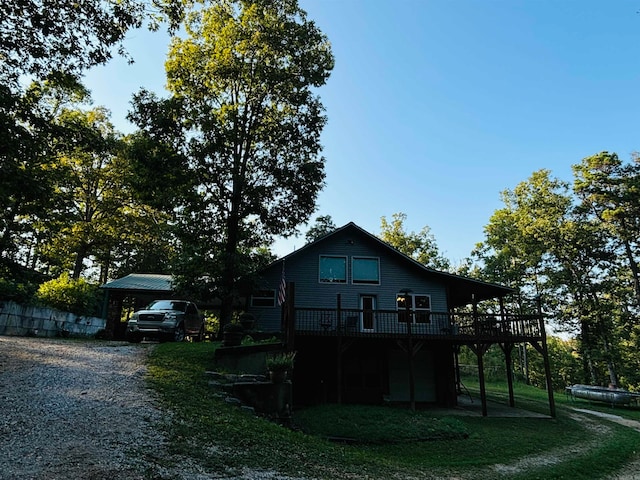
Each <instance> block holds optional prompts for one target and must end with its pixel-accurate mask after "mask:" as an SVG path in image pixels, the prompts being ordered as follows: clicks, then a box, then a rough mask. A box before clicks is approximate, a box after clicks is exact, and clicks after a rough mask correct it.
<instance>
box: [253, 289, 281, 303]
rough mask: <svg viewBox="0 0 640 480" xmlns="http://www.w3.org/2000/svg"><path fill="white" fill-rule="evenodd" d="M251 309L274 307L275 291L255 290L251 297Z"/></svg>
mask: <svg viewBox="0 0 640 480" xmlns="http://www.w3.org/2000/svg"><path fill="white" fill-rule="evenodd" d="M251 306H252V307H275V306H276V291H275V290H257V291H255V292H253V295H251Z"/></svg>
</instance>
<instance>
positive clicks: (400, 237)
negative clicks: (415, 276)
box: [378, 212, 450, 270]
mask: <svg viewBox="0 0 640 480" xmlns="http://www.w3.org/2000/svg"><path fill="white" fill-rule="evenodd" d="M406 220H407V215H406V214H404V213H402V212H400V213H394V214H393V215H392V220H391V222H389V221H387V219H386V217H382V218H381V219H380V234H379V235H378V237H380V239H381V240H383V241H385V242H387V243H388V244H389V245H391V246H392V247H395V248H396V249H398V250H400V251H401V252H402V253H404V254H405V255H407V256H409V257H411V258H413V259H414V260H416V261H418V262H420V263H422V264H424V265H426V266H428V267H431V268H435V269H438V270H448V269H449V267H450V263H449V260H448V259H447V258H446V257H444V256H443V255H442V254H441V253H440V250H439V249H438V245H437V243H436V239H435V237H434V236H433V234H432V233H431V229H430V228H429V227H428V226H424V227H423V228H422V230H420V231H419V232H417V233H416V232H407V231H406V230H405V226H404V222H405V221H406Z"/></svg>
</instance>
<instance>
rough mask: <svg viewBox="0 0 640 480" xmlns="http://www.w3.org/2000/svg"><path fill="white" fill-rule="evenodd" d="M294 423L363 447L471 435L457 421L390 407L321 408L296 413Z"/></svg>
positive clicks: (313, 433) (329, 406)
mask: <svg viewBox="0 0 640 480" xmlns="http://www.w3.org/2000/svg"><path fill="white" fill-rule="evenodd" d="M294 421H295V424H296V425H297V426H299V427H300V428H302V430H303V431H305V432H307V433H309V434H311V435H316V436H320V437H323V438H328V439H334V440H344V441H347V443H352V444H362V445H368V444H384V445H387V444H390V443H407V442H421V441H432V440H445V439H463V438H466V437H468V436H469V433H468V429H467V428H466V426H465V424H464V423H463V422H461V421H460V420H459V419H457V418H451V417H445V418H435V417H434V416H433V415H430V414H429V412H420V411H418V412H412V411H411V410H409V409H407V408H398V407H390V406H388V407H374V406H362V405H335V404H330V405H320V406H316V407H311V408H306V409H304V410H301V411H298V412H295V414H294Z"/></svg>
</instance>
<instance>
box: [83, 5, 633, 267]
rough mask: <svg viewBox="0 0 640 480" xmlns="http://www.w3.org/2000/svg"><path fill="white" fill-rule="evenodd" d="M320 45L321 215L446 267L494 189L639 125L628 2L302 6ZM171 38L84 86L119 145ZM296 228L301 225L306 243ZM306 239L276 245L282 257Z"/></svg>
mask: <svg viewBox="0 0 640 480" xmlns="http://www.w3.org/2000/svg"><path fill="white" fill-rule="evenodd" d="M300 5H301V6H302V8H303V9H305V10H306V11H307V13H308V16H309V18H310V19H312V20H314V21H315V22H316V23H317V24H318V26H319V27H320V29H321V30H322V31H323V32H324V33H325V34H326V35H327V36H328V38H329V40H330V41H331V43H332V47H333V53H334V55H335V59H336V65H335V68H334V71H333V73H332V76H331V77H330V79H329V81H328V82H327V85H325V86H324V87H322V88H321V89H320V90H319V94H320V96H321V98H322V101H323V103H324V105H325V108H326V114H327V117H328V124H327V126H326V128H325V130H324V132H323V136H322V143H323V145H324V151H323V155H324V157H325V158H326V173H327V177H326V187H325V188H324V190H323V191H322V193H321V194H320V196H319V199H318V210H317V211H316V212H315V213H314V214H313V216H312V220H313V219H314V218H315V217H316V216H318V215H331V217H332V218H333V220H334V222H335V223H336V225H338V226H341V225H344V224H346V223H348V222H350V221H353V222H355V223H357V224H358V225H359V226H361V227H363V228H365V229H366V230H368V231H370V232H372V233H374V234H377V233H378V232H379V230H380V217H382V216H386V217H387V219H390V218H391V216H392V215H393V214H394V213H396V212H404V213H406V214H407V222H406V228H407V229H408V230H409V231H419V230H420V229H421V228H422V227H423V226H425V225H428V226H429V227H430V228H431V231H432V233H433V234H434V235H435V237H436V240H437V242H438V245H439V247H440V250H441V252H442V253H443V254H444V255H445V256H446V257H448V258H449V259H450V260H452V261H453V262H454V264H457V263H458V262H459V261H461V260H462V259H463V258H465V257H467V256H469V254H470V252H471V250H472V249H473V247H474V245H475V244H476V243H477V242H480V241H482V240H483V238H484V236H483V227H484V226H485V225H486V224H487V223H488V221H489V218H490V217H491V215H492V214H493V212H494V211H495V210H496V209H498V208H500V207H501V206H502V203H501V201H500V192H501V191H503V190H505V189H512V188H513V187H515V186H516V185H517V184H518V183H519V182H521V181H524V180H526V179H527V178H528V177H529V176H530V175H531V173H532V172H534V171H536V170H539V169H542V168H546V169H550V170H551V171H552V173H553V174H554V175H555V176H556V177H558V178H561V179H563V180H567V181H571V180H572V174H571V165H572V164H576V163H579V162H580V161H581V159H582V158H584V157H586V156H589V155H593V154H595V153H598V152H600V151H602V150H608V151H611V152H617V153H618V155H619V156H620V157H621V158H622V159H623V160H627V159H629V156H630V154H631V153H632V152H634V151H636V150H640V144H639V143H638V142H637V141H636V137H637V136H638V123H639V122H638V119H637V116H638V114H639V113H640V13H638V11H639V10H640V1H637V0H635V1H630V0H617V1H615V2H605V1H578V0H575V1H570V0H565V1H554V0H529V1H518V0H464V1H463V0H438V1H429V0H398V1H391V0H386V1H382V0H301V1H300ZM167 42H168V37H167V36H166V35H164V34H158V33H156V34H152V33H149V32H144V31H139V32H132V33H131V34H130V35H129V39H128V41H127V44H126V45H127V47H128V48H129V51H130V52H131V54H132V55H133V57H134V59H135V61H136V63H135V64H134V65H127V64H126V62H124V61H122V60H120V59H116V60H114V61H112V62H111V63H110V64H109V65H108V66H106V67H99V68H96V69H94V70H92V71H91V72H89V73H88V75H87V77H86V82H87V85H88V87H89V88H90V89H91V90H92V94H93V99H94V103H95V104H96V105H104V106H106V107H107V108H109V109H110V110H111V111H112V121H113V122H114V124H115V125H116V127H117V128H118V129H119V130H121V131H123V132H130V131H131V130H132V126H131V125H129V124H128V123H127V122H126V120H125V115H126V111H127V110H128V108H129V101H130V99H131V95H132V94H133V93H134V92H136V91H137V90H138V89H139V88H140V87H143V86H144V87H145V88H147V89H149V90H152V91H155V92H157V93H159V94H162V93H163V86H164V83H165V79H164V66H163V63H164V60H165V55H166V51H167ZM304 231H306V227H305V226H303V227H301V232H303V233H304ZM303 244H304V235H303V234H302V235H301V236H300V237H298V238H292V239H288V240H283V241H278V242H277V243H276V244H275V248H274V250H275V252H276V253H277V254H278V255H279V256H282V255H285V254H287V253H290V252H291V251H292V250H293V249H294V248H300V247H301V246H303Z"/></svg>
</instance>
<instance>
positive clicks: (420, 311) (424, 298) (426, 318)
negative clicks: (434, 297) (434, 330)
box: [413, 295, 431, 323]
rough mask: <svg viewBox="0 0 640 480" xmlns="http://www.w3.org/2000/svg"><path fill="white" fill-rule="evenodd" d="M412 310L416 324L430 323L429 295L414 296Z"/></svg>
mask: <svg viewBox="0 0 640 480" xmlns="http://www.w3.org/2000/svg"><path fill="white" fill-rule="evenodd" d="M413 308H414V309H415V311H416V319H415V322H416V323H431V318H430V315H429V314H430V313H431V297H430V296H429V295H414V296H413Z"/></svg>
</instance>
